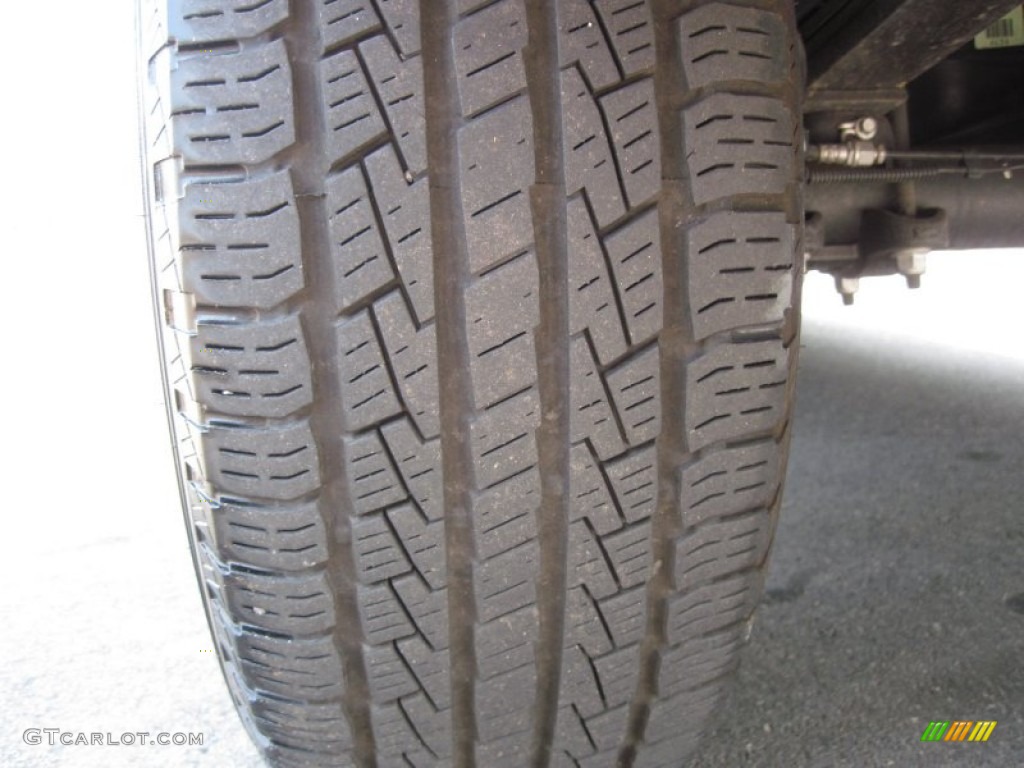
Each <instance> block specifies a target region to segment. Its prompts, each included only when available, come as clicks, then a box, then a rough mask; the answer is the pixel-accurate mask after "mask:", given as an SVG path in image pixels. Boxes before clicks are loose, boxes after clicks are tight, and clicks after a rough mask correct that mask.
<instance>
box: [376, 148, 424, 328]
mask: <svg viewBox="0 0 1024 768" xmlns="http://www.w3.org/2000/svg"><path fill="white" fill-rule="evenodd" d="M363 162H364V163H365V165H366V170H367V172H368V173H369V174H370V183H371V184H372V185H373V196H374V198H375V199H376V200H377V208H378V210H379V211H380V216H381V219H382V221H383V222H384V229H385V230H386V232H387V236H388V243H389V244H390V245H391V253H392V255H393V256H394V258H395V263H396V264H397V266H398V274H399V275H400V276H401V278H402V285H403V286H404V287H405V292H406V294H407V295H408V296H409V301H411V302H412V309H413V312H414V314H415V316H416V319H417V321H418V323H419V324H421V325H422V324H424V323H427V322H428V321H429V320H431V319H432V318H433V317H434V260H433V251H432V250H431V249H432V247H433V246H432V244H431V228H430V192H429V190H428V188H427V184H428V182H427V179H426V178H425V177H422V178H419V179H417V180H416V181H413V182H412V183H410V182H409V181H408V178H407V177H406V175H405V174H404V173H403V171H402V168H401V166H400V165H399V164H398V157H397V156H396V155H395V150H394V149H393V148H392V147H391V146H386V147H382V148H380V149H378V150H377V151H376V152H374V153H373V154H372V155H370V156H369V157H367V158H366V160H364V161H363Z"/></svg>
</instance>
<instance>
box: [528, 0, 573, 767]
mask: <svg viewBox="0 0 1024 768" xmlns="http://www.w3.org/2000/svg"><path fill="white" fill-rule="evenodd" d="M557 6H558V4H557V3H554V2H550V3H532V4H530V5H529V6H528V7H527V11H526V23H527V29H528V33H529V39H528V43H527V48H526V49H525V50H524V52H523V53H524V57H525V60H526V77H527V87H528V93H529V97H530V102H531V106H532V111H533V131H534V148H535V166H536V183H535V185H534V187H533V188H532V189H531V190H530V204H531V211H532V214H533V226H534V242H535V246H536V255H537V269H538V273H539V280H540V285H539V301H540V325H539V327H538V329H537V332H536V358H537V378H538V381H537V385H538V390H539V393H540V402H541V411H542V413H543V416H542V419H541V426H540V428H539V430H538V431H537V454H538V463H539V465H540V467H541V468H542V470H543V471H542V472H541V481H540V488H541V501H540V507H539V509H538V517H539V519H538V525H537V534H538V535H537V540H538V544H539V547H540V556H539V557H540V573H539V576H538V581H537V594H538V600H537V607H538V611H539V628H538V642H537V650H536V654H537V701H536V707H535V713H534V727H533V745H532V761H533V762H532V764H533V765H534V766H536V768H546V766H547V765H549V763H550V762H551V748H552V743H553V741H554V733H555V723H556V721H557V715H558V699H559V687H560V681H561V676H562V652H563V645H564V634H565V602H566V601H565V588H566V569H567V563H566V557H567V540H568V533H569V492H568V487H567V483H566V481H565V479H566V478H568V477H569V474H570V472H571V465H570V458H569V450H570V445H569V435H570V429H569V403H570V400H569V358H570V354H569V345H570V338H569V297H568V286H569V274H568V262H569V245H568V224H567V218H568V202H569V201H568V197H567V194H566V182H565V158H564V148H563V141H562V139H563V137H562V133H563V108H562V98H561V77H560V68H559V55H558V45H559V39H558V35H559V31H558V29H559V27H558V10H557Z"/></svg>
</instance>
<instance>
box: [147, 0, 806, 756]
mask: <svg viewBox="0 0 1024 768" xmlns="http://www.w3.org/2000/svg"><path fill="white" fill-rule="evenodd" d="M139 27H140V39H141V56H140V61H141V71H140V75H141V76H140V80H141V81H142V87H141V101H142V107H141V108H142V111H143V114H144V118H145V119H144V122H145V135H144V139H143V141H144V149H145V157H146V161H145V176H146V180H147V192H148V195H149V200H148V209H149V219H150V225H151V226H150V230H151V251H152V264H153V277H154V294H155V302H156V307H157V314H158V320H159V323H158V324H159V327H160V330H159V336H160V340H161V347H162V351H163V362H164V365H165V369H166V382H167V399H168V403H169V412H170V416H171V424H172V433H173V438H174V444H175V447H176V453H177V458H178V461H179V469H180V477H181V481H182V482H181V487H182V494H183V498H184V500H185V505H186V511H187V514H186V516H187V520H188V527H189V532H190V537H191V540H192V543H193V549H194V554H195V558H196V564H197V568H198V570H199V573H200V579H201V583H202V586H203V591H204V599H205V604H206V608H207V611H208V614H209V618H210V623H211V626H212V628H213V633H214V636H215V640H216V647H217V649H218V653H219V655H220V658H221V662H222V665H223V668H224V672H225V677H226V679H227V682H228V685H229V687H230V690H231V694H232V696H233V697H234V700H235V703H236V704H237V707H238V710H239V712H240V714H241V717H242V719H243V721H244V722H245V725H246V727H247V728H248V729H249V731H250V733H251V734H252V737H253V739H254V740H255V741H256V743H257V744H258V745H259V747H260V749H261V750H262V751H263V752H264V754H265V755H266V756H267V758H268V760H269V761H270V762H271V763H272V764H274V765H281V766H292V765H295V766H298V765H303V766H305V765H310V766H314V765H316V766H319V765H325V766H327V765H330V766H334V765H342V766H361V767H365V766H379V767H381V768H383V767H385V766H416V767H417V768H418V767H421V766H443V765H453V766H474V765H475V766H481V767H484V768H492V767H497V768H501V767H503V766H546V765H551V766H580V767H581V768H594V767H596V766H617V765H621V766H651V767H653V766H678V765H680V764H681V763H682V762H683V761H684V759H685V757H686V756H687V755H688V754H690V753H691V752H692V750H693V749H694V748H695V745H696V739H697V737H698V735H699V734H700V733H701V731H702V730H704V729H705V727H706V724H707V722H708V719H709V717H710V715H711V713H712V712H713V711H714V710H715V708H716V706H717V705H718V704H719V702H720V701H721V699H722V697H723V693H724V691H725V689H726V683H727V681H728V680H729V679H730V677H731V676H732V673H733V671H734V669H735V667H736V664H737V653H738V650H739V648H740V646H741V645H742V644H743V642H744V641H745V639H746V636H747V635H748V633H749V630H750V626H751V620H752V614H753V611H754V608H755V605H756V603H757V600H758V597H759V595H760V592H761V586H762V580H763V576H764V569H765V562H766V557H767V554H768V550H769V547H770V544H771V539H772V533H773V529H774V525H775V518H776V514H777V510H778V506H779V497H780V485H781V481H782V478H783V474H784V464H785V457H786V445H787V433H788V422H789V413H790V403H791V400H792V386H793V374H794V366H795V355H796V349H797V346H798V345H797V344H796V343H795V341H796V338H797V329H798V314H797V312H796V310H795V309H794V304H795V301H796V298H797V296H798V291H799V269H798V264H799V261H798V259H797V255H798V254H799V253H800V235H801V231H800V225H801V223H802V208H801V189H800V167H801V156H800V151H801V150H800V144H801V142H800V141H799V136H800V121H799V94H800V88H801V86H800V76H799V71H800V69H799V61H798V52H797V51H798V49H797V47H796V36H795V32H794V20H793V14H792V8H791V5H790V3H788V2H785V1H784V0H779V1H777V2H776V1H775V0H751V1H750V2H744V1H742V0H735V1H730V2H696V1H690V2H668V1H667V0H666V1H665V2H661V1H658V0H650V1H649V2H644V1H642V0H639V1H638V0H589V1H588V0H558V2H532V1H527V0H448V2H441V1H440V0H423V2H421V3H417V2H415V0H324V1H323V2H312V0H310V1H309V2H303V1H302V0H294V1H293V2H291V3H289V2H286V1H285V0H177V1H176V2H169V3H167V2H157V3H152V2H143V4H142V7H141V10H140V24H139Z"/></svg>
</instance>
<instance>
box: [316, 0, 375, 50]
mask: <svg viewBox="0 0 1024 768" xmlns="http://www.w3.org/2000/svg"><path fill="white" fill-rule="evenodd" d="M318 12H319V22H320V35H321V38H322V41H323V50H324V51H329V50H333V49H335V48H338V47H339V46H342V45H345V44H346V43H351V42H352V41H353V40H356V39H357V38H359V37H361V36H363V35H366V34H369V33H370V32H376V31H377V30H378V29H380V19H379V18H377V14H376V13H375V12H374V10H373V5H372V4H371V3H368V2H366V0H321V2H320V3H319V4H318Z"/></svg>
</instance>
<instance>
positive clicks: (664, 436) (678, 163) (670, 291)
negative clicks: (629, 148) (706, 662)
mask: <svg viewBox="0 0 1024 768" xmlns="http://www.w3.org/2000/svg"><path fill="white" fill-rule="evenodd" d="M669 5H670V3H668V2H663V1H659V0H651V11H652V16H653V18H654V43H655V51H656V53H655V55H656V57H657V66H656V67H655V70H654V98H655V102H656V104H657V107H658V109H657V112H658V123H659V131H658V133H659V136H660V139H661V163H662V183H661V191H660V193H659V197H658V215H659V227H660V229H661V259H662V287H663V290H664V294H663V302H664V303H663V309H662V312H663V318H664V321H663V322H664V325H663V328H662V332H661V335H660V337H659V340H658V343H659V348H660V349H659V351H660V360H661V371H660V379H661V384H660V387H661V393H662V414H661V417H662V422H661V434H660V435H659V436H658V438H657V441H656V443H655V446H656V447H655V450H656V466H657V481H658V496H657V502H656V505H655V509H654V513H653V515H652V517H651V557H652V567H651V577H650V579H649V581H648V585H647V629H646V635H645V637H644V640H643V641H642V642H641V644H640V659H639V663H640V670H639V676H638V679H637V688H636V693H635V694H634V696H633V700H632V702H631V703H630V712H629V721H628V724H627V732H626V737H625V739H624V741H623V743H622V746H621V747H620V750H619V764H620V765H621V766H631V765H633V762H634V760H635V759H636V751H637V746H638V744H639V743H640V741H641V740H642V739H643V733H644V728H645V726H646V723H647V717H648V715H649V712H650V704H651V700H652V699H653V698H654V696H655V695H656V692H657V677H658V661H659V650H660V649H661V647H662V646H663V645H664V642H665V636H666V621H667V611H666V601H665V597H666V596H667V595H668V594H669V593H670V592H671V590H672V572H673V570H674V567H675V563H674V562H673V561H674V548H673V546H672V542H673V541H674V539H675V537H676V536H677V535H678V529H679V527H680V525H679V521H678V520H677V518H678V509H679V507H680V504H681V501H682V489H681V487H680V477H679V474H678V465H679V461H678V457H680V456H683V455H685V454H686V447H685V445H684V444H683V437H684V435H685V434H686V430H685V424H684V420H683V414H682V412H681V409H679V408H673V407H670V406H669V405H668V404H669V403H670V402H672V401H673V400H675V401H677V402H678V401H682V402H685V386H686V377H685V375H684V365H685V361H686V359H687V358H689V357H690V356H692V355H693V354H694V352H695V351H696V350H697V348H698V347H697V345H695V344H694V342H693V335H692V333H690V332H687V327H686V326H687V322H686V317H687V314H688V313H687V307H686V306H685V303H686V291H685V285H684V281H683V274H682V273H683V269H682V268H681V266H680V265H681V263H683V262H682V260H681V255H682V254H684V252H685V251H684V249H685V247H686V243H685V237H684V236H683V234H684V232H683V230H682V229H680V228H678V227H677V226H676V222H678V221H680V220H683V219H684V216H685V208H686V202H685V201H686V196H685V193H684V191H683V190H682V189H681V188H680V187H681V182H679V181H677V180H678V179H683V178H685V159H684V157H683V149H684V148H683V144H682V136H681V135H680V134H681V132H680V130H679V126H678V125H677V124H676V119H675V112H674V111H673V110H672V108H671V101H672V94H673V93H679V92H680V90H681V88H682V77H681V73H680V72H679V70H678V65H677V64H676V62H677V61H678V59H679V57H678V50H679V49H678V40H677V39H676V28H675V25H674V24H673V23H672V21H671V19H672V16H671V8H669V7H668V6H669Z"/></svg>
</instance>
